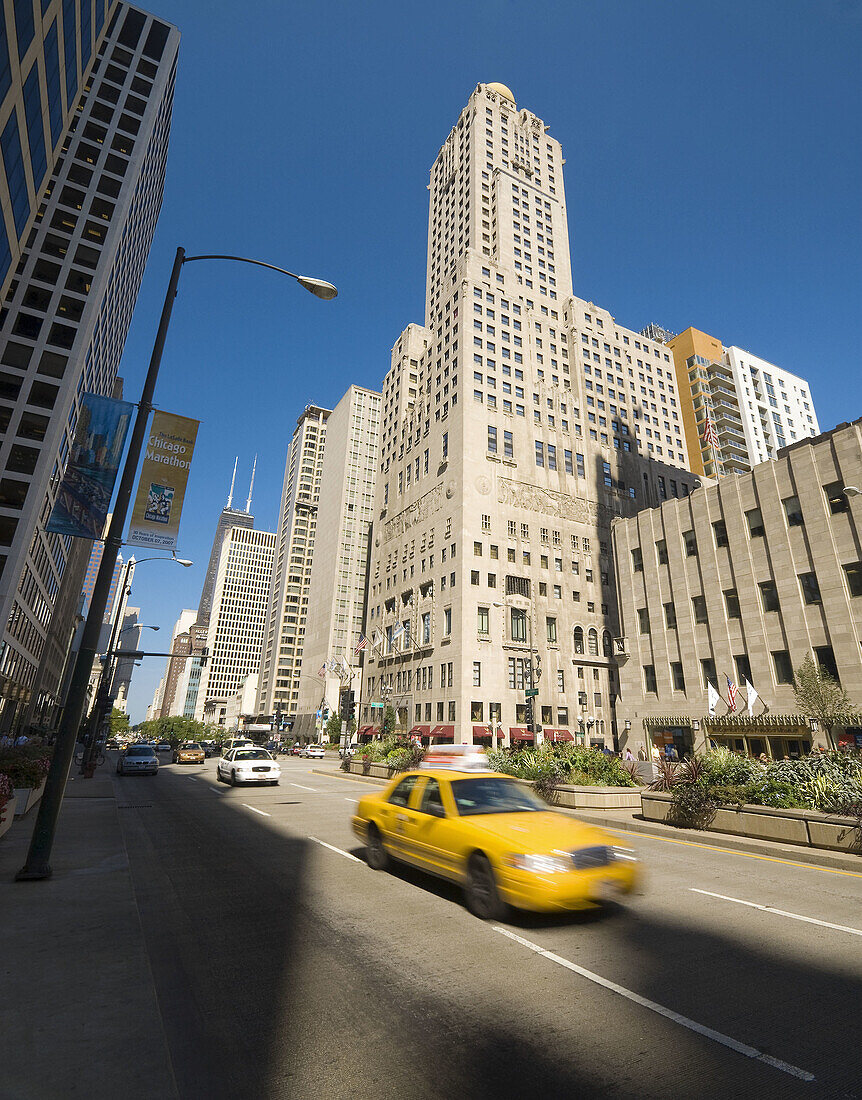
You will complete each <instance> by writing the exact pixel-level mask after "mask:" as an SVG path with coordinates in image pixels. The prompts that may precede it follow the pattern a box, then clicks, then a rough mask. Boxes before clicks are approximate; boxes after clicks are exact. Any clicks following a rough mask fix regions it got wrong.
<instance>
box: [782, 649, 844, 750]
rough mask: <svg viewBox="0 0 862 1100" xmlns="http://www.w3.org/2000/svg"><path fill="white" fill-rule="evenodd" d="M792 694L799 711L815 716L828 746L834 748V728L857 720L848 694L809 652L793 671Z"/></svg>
mask: <svg viewBox="0 0 862 1100" xmlns="http://www.w3.org/2000/svg"><path fill="white" fill-rule="evenodd" d="M793 694H794V696H795V698H796V705H797V707H798V708H799V710H800V711H801V712H802V714H804V715H805V716H806V717H807V718H816V719H817V721H818V722H819V723H820V725H821V726H822V727H823V729H824V730H825V731H826V735H827V737H828V738H829V747H830V748H833V749H834V748H835V742H834V740H833V737H832V729H833V727H834V726H836V725H848V724H853V723H855V722H857V721H858V719H859V715H858V713H857V711H856V708H855V707H854V706H853V703H852V702H851V700H850V696H849V695H848V694H847V692H846V691H845V690H844V688H843V687H842V686H841V684H840V683H839V682H838V680H836V679H835V677H834V676H830V674H829V673H828V672H826V670H825V669H823V668H821V667H820V666H819V665H818V664H816V663H815V661H814V658H813V657H812V656H811V654H810V653H806V654H805V660H804V661H803V662H802V664H801V665H800V666H799V668H797V669H795V670H794V673H793Z"/></svg>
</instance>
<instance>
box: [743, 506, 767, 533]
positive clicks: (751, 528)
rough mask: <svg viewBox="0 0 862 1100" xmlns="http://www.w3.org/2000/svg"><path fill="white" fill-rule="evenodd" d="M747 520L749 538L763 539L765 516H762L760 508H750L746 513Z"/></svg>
mask: <svg viewBox="0 0 862 1100" xmlns="http://www.w3.org/2000/svg"><path fill="white" fill-rule="evenodd" d="M745 519H746V522H747V523H748V536H749V538H752V539H762V538H763V535H764V530H763V516H762V515H761V514H760V509H759V508H750V509H749V510H748V511H747V512H746V513H745Z"/></svg>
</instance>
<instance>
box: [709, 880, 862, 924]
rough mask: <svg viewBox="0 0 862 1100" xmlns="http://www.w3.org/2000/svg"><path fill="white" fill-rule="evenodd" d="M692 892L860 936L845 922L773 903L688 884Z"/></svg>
mask: <svg viewBox="0 0 862 1100" xmlns="http://www.w3.org/2000/svg"><path fill="white" fill-rule="evenodd" d="M689 890H691V892H692V893H693V894H704V895H705V896H706V897H708V898H718V899H719V901H732V902H734V904H736V905H746V906H748V908H749V909H759V910H760V911H761V912H762V913H772V914H773V916H776V917H789V918H790V920H801V921H804V922H805V923H806V924H816V925H818V926H819V927H820V928H831V929H833V930H834V931H835V932H847V933H848V934H849V935H851V936H862V928H850V927H849V926H848V925H846V924H832V923H830V921H828V920H818V919H817V917H804V916H802V914H801V913H788V912H787V910H786V909H776V908H775V906H773V905H759V904H758V903H757V902H756V901H743V900H742V898H730V897H728V896H727V895H726V894H713V893H712V891H711V890H698V889H697V888H696V887H694V886H690V887H689Z"/></svg>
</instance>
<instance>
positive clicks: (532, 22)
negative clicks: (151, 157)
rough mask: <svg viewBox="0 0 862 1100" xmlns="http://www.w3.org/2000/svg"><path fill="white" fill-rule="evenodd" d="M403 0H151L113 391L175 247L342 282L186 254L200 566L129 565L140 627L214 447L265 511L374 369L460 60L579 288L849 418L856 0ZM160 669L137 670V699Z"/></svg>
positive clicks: (216, 484) (184, 577)
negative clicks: (148, 108)
mask: <svg viewBox="0 0 862 1100" xmlns="http://www.w3.org/2000/svg"><path fill="white" fill-rule="evenodd" d="M416 7H418V6H417V5H411V4H403V3H397V4H396V3H376V2H374V0H371V2H369V3H365V4H356V3H355V2H353V3H344V2H326V0H321V2H318V3H314V4H306V5H299V4H294V3H291V4H284V3H282V2H280V0H257V2H256V3H254V4H249V5H245V6H242V7H238V6H237V5H236V4H235V3H234V2H230V3H228V2H227V0H206V2H205V0H176V2H175V3H173V4H168V3H166V2H165V3H164V4H161V3H158V4H154V6H153V10H154V12H155V13H156V14H159V15H161V16H162V17H163V18H166V19H169V20H171V21H172V22H174V23H176V24H177V26H179V28H180V30H181V32H182V35H183V40H182V44H181V47H180V64H179V71H178V77H177V90H176V99H175V106H174V118H173V133H172V138H171V150H170V156H169V161H168V180H167V187H166V192H165V200H164V205H163V208H162V213H161V218H160V221H159V226H158V230H157V233H156V239H155V242H154V245H153V249H152V252H151V254H150V260H149V264H148V267H147V271H146V275H145V278H144V284H143V287H142V290H141V294H140V296H139V299H138V305H137V309H136V312H135V317H134V320H133V323H132V328H131V331H130V334H129V339H128V342H127V344H126V351H125V355H124V358H123V363H122V366H121V373H122V374H123V376H124V378H125V380H126V396H127V398H128V399H130V400H136V399H137V396H138V395H139V393H140V386H141V382H142V379H143V374H144V371H145V368H146V364H147V361H148V358H149V353H150V349H151V346H152V340H153V336H154V334H155V329H156V326H157V323H158V316H159V311H160V309H161V305H162V301H163V296H164V289H165V285H166V282H167V278H168V275H169V272H170V266H171V263H172V260H173V255H174V252H175V249H176V247H177V245H183V246H184V247H185V248H186V251H187V252H188V253H189V254H190V255H191V254H194V253H211V252H222V253H239V254H243V255H247V256H252V257H255V258H258V259H261V260H264V261H267V262H269V263H273V264H277V265H279V266H283V267H287V268H289V269H290V270H292V271H297V272H302V273H306V274H311V275H317V276H319V277H321V278H325V279H328V280H330V281H332V282H334V283H335V284H336V285H337V286H338V288H339V296H338V298H337V299H336V300H335V301H334V302H321V301H318V300H316V299H314V298H312V297H311V296H309V295H308V294H306V293H305V292H304V291H302V290H301V289H300V288H299V287H298V286H297V285H296V284H294V283H293V282H292V281H290V280H287V279H284V278H282V277H280V276H278V275H276V274H274V273H271V272H266V271H263V270H259V269H255V268H252V267H247V266H241V265H238V264H235V265H231V264H227V263H208V264H205V263H200V264H193V265H189V266H187V267H186V268H185V269H184V271H183V274H182V279H181V283H180V292H179V297H178V299H177V302H176V305H175V308H174V314H173V321H172V324H171V330H170V333H169V336H168V342H167V348H166V351H165V355H164V359H163V363H162V373H161V378H160V381H159V385H158V388H157V391H156V402H157V403H158V404H159V406H160V407H162V408H165V409H167V410H169V411H171V412H176V413H180V414H182V415H183V416H191V417H196V418H198V419H200V420H201V421H202V423H201V429H200V432H199V434H198V444H197V450H196V454H195V460H194V466H193V469H192V472H191V477H190V480H189V489H188V493H187V496H186V504H185V511H184V516H183V522H182V528H181V533H180V553H181V554H182V555H185V556H187V557H190V558H193V559H194V561H195V563H196V564H195V567H194V568H192V569H188V570H185V569H180V568H179V567H176V566H170V565H159V564H146V565H142V566H141V568H140V570H139V571H138V576H137V578H136V581H135V587H134V592H133V597H132V602H133V603H135V604H139V605H140V606H141V608H142V620H143V621H144V622H146V623H153V624H158V625H160V626H161V628H162V630H161V633H160V634H159V635H157V636H156V635H152V634H149V635H148V637H150V638H152V639H156V638H158V648H166V646H167V643H168V641H169V637H170V629H171V627H172V625H173V622H174V621H175V619H176V618H177V616H178V614H179V611H180V609H181V608H183V607H195V606H196V603H197V599H198V596H199V594H200V587H201V583H202V580H203V572H204V570H205V567H206V562H207V559H208V556H209V551H210V546H211V544H212V537H213V532H214V529H215V523H216V520H217V518H218V513H219V511H220V509H221V508H222V507H223V505H224V503H225V499H226V495H227V490H228V485H229V481H230V474H231V471H232V469H233V462H234V457H235V456H236V455H239V471H240V472H239V474H238V478H237V481H238V491H237V494H236V499H239V500H241V501H242V502H243V504H244V501H245V496H246V494H247V484H248V475H249V473H250V471H251V464H252V460H253V458H254V455H255V453H257V455H258V466H257V478H256V482H255V493H254V502H253V508H252V510H253V512H254V514H255V516H256V517H257V520H258V523H257V526H259V527H263V528H265V529H268V530H273V529H274V525H275V523H276V517H277V514H278V504H279V495H280V492H281V481H282V476H283V470H284V459H285V454H286V450H287V444H288V441H289V439H290V435H291V433H292V431H293V428H294V425H295V422H296V418H297V416H298V415H299V414H300V412H301V411H302V408H303V407H304V406H305V405H306V404H307V403H311V402H313V403H316V404H321V405H324V406H328V407H330V408H331V407H333V406H334V404H335V403H336V402H337V401H338V399H339V398H340V397H341V396H342V394H343V393H344V391H345V390H346V388H347V387H348V385H350V384H351V383H352V382H355V383H358V384H360V385H364V386H370V387H373V388H378V387H379V386H380V384H381V382H382V379H383V376H384V374H385V372H386V370H387V368H388V365H389V352H390V348H391V346H392V344H393V343H394V342H395V340H396V339H397V337H398V334H399V333H400V331H401V330H402V329H403V328H404V327H405V326H406V325H407V324H408V323H409V322H410V321H416V322H420V323H421V321H422V320H423V313H424V300H423V299H424V280H425V249H426V233H427V212H428V208H427V202H428V195H427V192H426V185H427V183H428V172H429V169H430V167H431V164H432V162H433V160H434V157H435V155H436V153H437V150H438V149H439V147H440V145H441V144H442V142H443V141H444V139H445V137H446V135H447V134H448V132H449V129H450V128H451V126H452V124H453V123H454V122H455V120H456V119H457V117H458V113H459V111H460V110H461V108H462V107H463V105H464V104H465V103H466V101H467V98H468V97H469V95H470V93H471V91H472V89H473V88H474V87H475V85H476V84H477V83H478V82H480V81H481V82H483V83H484V82H490V81H500V82H502V83H505V84H507V85H508V86H509V87H510V88H511V89H512V91H513V92H514V94H515V98H516V100H517V102H518V105H519V106H524V107H528V108H529V109H530V110H532V111H534V112H535V113H536V114H537V115H539V117H540V118H542V119H543V120H544V121H545V123H546V124H548V125H549V126H550V128H551V132H552V133H553V135H554V137H556V138H557V139H558V140H559V141H560V142H561V143H562V145H563V153H564V155H565V156H566V158H567V165H566V168H565V185H566V198H567V209H568V219H569V230H570V234H571V241H570V244H571V254H572V272H573V278H574V286H575V293H576V294H578V295H579V296H581V297H583V298H587V299H589V300H592V301H594V302H596V303H598V304H600V305H602V306H604V307H606V308H608V309H609V310H610V311H611V312H612V313H613V314H614V315H615V316H616V317H617V318H618V320H619V321H620V323H621V324H623V325H626V326H628V327H631V328H641V327H643V326H644V325H645V324H647V323H648V322H650V321H657V322H659V323H661V324H663V325H664V326H665V327H667V328H670V329H672V330H674V331H680V330H682V329H684V328H686V327H688V326H689V325H694V326H695V327H697V328H701V329H703V330H705V331H706V332H709V333H711V334H712V335H714V336H717V337H718V338H720V339H721V340H723V341H724V343H725V344H737V345H739V346H740V347H743V348H745V349H747V350H749V351H751V352H753V353H754V354H756V355H759V356H762V357H763V358H765V359H769V360H771V361H772V362H775V363H777V364H778V365H780V366H782V367H784V368H785V369H787V370H789V371H792V372H794V373H796V374H800V375H802V376H803V377H806V378H808V379H809V381H810V382H811V387H812V392H813V396H814V400H815V405H816V408H817V413H818V417H819V420H820V424H821V427H822V428H823V429H827V428H830V427H832V426H834V424H836V423H838V422H840V421H842V420H848V419H853V418H854V417H856V416H859V415H862V381H860V378H862V371H860V366H859V354H858V346H859V345H858V339H859V337H858V332H859V322H860V301H862V295H860V290H862V278H860V267H862V261H860V256H862V247H860V246H862V222H860V203H859V196H860V186H859V183H860V179H862V171H860V168H862V141H860V133H859V125H858V120H859V118H860V106H862V104H860V98H862V97H860V82H859V72H860V70H862V49H860V45H862V3H860V2H859V0H819V2H816V3H815V2H807V3H804V2H798V0H775V2H772V0H748V2H744V3H740V2H736V0H726V2H722V3H719V2H717V0H716V2H713V0H646V2H643V0H641V2H631V0H589V2H588V0H568V2H560V3H543V2H541V0H537V2H533V3H531V4H529V5H528V4H516V3H513V2H512V0H493V2H491V0H487V2H484V0H482V2H471V0H463V2H460V3H459V2H451V0H443V2H437V3H436V4H434V5H433V6H428V7H427V9H425V10H424V11H422V12H417V11H416V10H415V9H416ZM236 499H235V504H236ZM162 642H164V643H165V645H164V646H162V644H161V643H162ZM154 648H155V647H154ZM163 665H164V663H163V662H162V661H157V660H148V661H146V662H145V663H144V665H143V667H141V668H139V669H138V670H137V671H136V675H135V679H134V681H133V684H132V692H131V713H132V718H133V720H134V721H137V720H140V719H141V718H143V716H144V710H145V709H146V706H147V704H148V703H149V701H150V700H151V698H152V692H153V688H154V686H155V684H156V683H157V682H158V679H159V676H160V675H161V672H162V670H163Z"/></svg>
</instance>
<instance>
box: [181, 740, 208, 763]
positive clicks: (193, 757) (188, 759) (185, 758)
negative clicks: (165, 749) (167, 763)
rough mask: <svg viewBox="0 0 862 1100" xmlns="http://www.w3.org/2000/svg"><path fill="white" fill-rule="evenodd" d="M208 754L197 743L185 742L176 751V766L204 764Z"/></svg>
mask: <svg viewBox="0 0 862 1100" xmlns="http://www.w3.org/2000/svg"><path fill="white" fill-rule="evenodd" d="M204 760H206V753H205V752H204V750H203V746H202V745H199V744H198V743H197V741H185V742H184V743H183V744H182V745H179V746H178V747H177V748H176V749H175V750H174V763H175V764H203V762H204Z"/></svg>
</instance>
